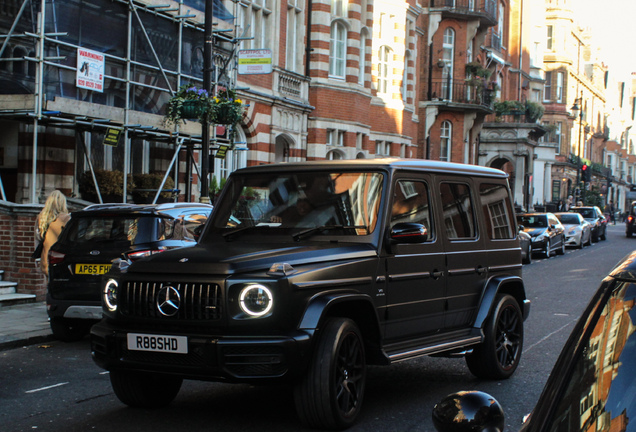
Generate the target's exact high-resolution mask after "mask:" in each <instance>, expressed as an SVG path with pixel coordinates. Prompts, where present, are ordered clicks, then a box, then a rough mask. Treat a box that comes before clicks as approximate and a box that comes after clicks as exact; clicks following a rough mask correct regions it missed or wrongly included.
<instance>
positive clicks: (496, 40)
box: [486, 29, 501, 52]
mask: <svg viewBox="0 0 636 432" xmlns="http://www.w3.org/2000/svg"><path fill="white" fill-rule="evenodd" d="M486 46H487V47H489V48H492V49H494V50H496V51H499V52H501V33H499V32H496V31H495V30H493V29H490V30H489V31H488V36H487V37H486Z"/></svg>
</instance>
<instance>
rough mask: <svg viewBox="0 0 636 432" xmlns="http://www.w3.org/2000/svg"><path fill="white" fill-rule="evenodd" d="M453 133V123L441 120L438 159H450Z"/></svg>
mask: <svg viewBox="0 0 636 432" xmlns="http://www.w3.org/2000/svg"><path fill="white" fill-rule="evenodd" d="M452 135H453V125H452V124H451V122H449V121H444V122H442V128H441V130H440V152H439V160H441V161H450V160H451V138H452Z"/></svg>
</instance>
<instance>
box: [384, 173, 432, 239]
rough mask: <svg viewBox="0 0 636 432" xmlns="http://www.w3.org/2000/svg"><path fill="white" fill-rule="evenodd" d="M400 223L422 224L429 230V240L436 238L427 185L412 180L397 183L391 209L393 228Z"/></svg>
mask: <svg viewBox="0 0 636 432" xmlns="http://www.w3.org/2000/svg"><path fill="white" fill-rule="evenodd" d="M400 222H414V223H419V224H422V225H424V226H425V227H426V229H427V230H428V238H429V239H432V238H434V236H433V225H432V221H431V207H430V199H429V193H428V187H427V185H426V183H424V182H422V181H411V180H400V181H398V182H397V185H396V187H395V191H394V195H393V206H392V207H391V226H393V225H395V224H397V223H400Z"/></svg>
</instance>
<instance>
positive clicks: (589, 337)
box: [433, 251, 636, 432]
mask: <svg viewBox="0 0 636 432" xmlns="http://www.w3.org/2000/svg"><path fill="white" fill-rule="evenodd" d="M634 319H636V251H634V252H632V253H631V254H630V255H628V256H627V257H626V258H624V259H623V260H622V261H621V262H620V263H619V264H618V265H617V266H616V267H615V268H614V269H613V270H612V271H611V272H610V274H609V276H608V277H606V278H605V279H604V280H603V282H602V283H601V285H600V287H599V288H598V290H597V291H596V293H595V294H594V295H593V296H592V299H591V301H590V303H589V304H588V306H587V308H586V309H585V311H584V312H583V314H582V316H581V318H580V319H579V320H578V322H577V324H576V326H575V327H574V330H573V331H572V334H571V335H570V337H569V339H568V341H567V342H566V344H565V346H564V348H563V350H562V351H561V354H560V356H559V358H558V359H557V361H556V363H555V365H554V369H553V370H552V373H550V377H549V378H548V381H547V383H546V386H545V388H544V389H543V393H542V394H541V396H540V397H539V401H538V403H537V405H536V406H535V408H534V410H533V412H532V414H531V415H530V416H529V418H528V419H527V420H526V422H525V423H524V425H523V426H522V427H521V431H522V432H538V431H625V430H632V428H627V424H628V422H629V420H630V419H633V418H636V398H635V397H634V395H635V394H636V379H634V376H636V323H635V322H634ZM504 402H505V401H504ZM508 402H509V403H510V404H512V403H513V401H508ZM503 405H504V407H505V405H506V403H503ZM433 422H434V424H435V427H436V429H437V430H438V431H439V432H451V431H452V432H468V431H470V432H476V431H483V432H486V431H488V432H493V431H502V430H503V425H504V423H505V422H504V418H503V410H502V409H501V407H500V406H499V403H498V402H497V401H496V400H495V399H494V398H493V397H492V396H489V395H487V394H485V393H481V392H459V393H455V394H452V395H449V396H447V397H446V398H444V399H443V400H442V401H441V402H440V403H438V404H437V405H436V406H435V408H434V409H433Z"/></svg>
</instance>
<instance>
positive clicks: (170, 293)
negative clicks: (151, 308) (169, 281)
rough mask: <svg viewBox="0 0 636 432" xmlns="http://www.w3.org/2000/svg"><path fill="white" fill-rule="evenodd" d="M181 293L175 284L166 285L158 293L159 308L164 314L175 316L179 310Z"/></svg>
mask: <svg viewBox="0 0 636 432" xmlns="http://www.w3.org/2000/svg"><path fill="white" fill-rule="evenodd" d="M180 303H181V295H180V294H179V291H177V289H176V288H175V287H173V286H170V285H168V286H165V287H163V288H161V289H160V290H159V293H158V294H157V309H158V310H159V313H160V314H161V315H163V316H168V317H171V316H175V315H176V314H177V312H178V311H179V305H180Z"/></svg>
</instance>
